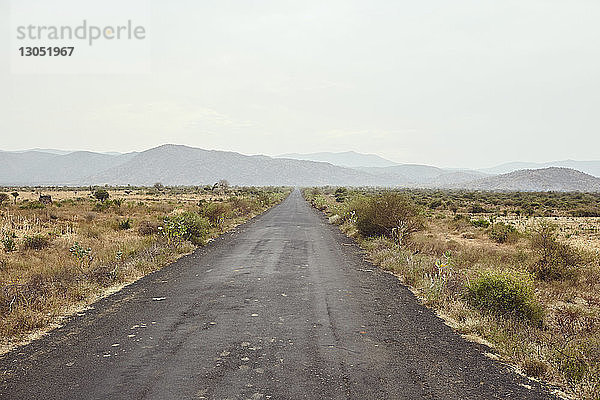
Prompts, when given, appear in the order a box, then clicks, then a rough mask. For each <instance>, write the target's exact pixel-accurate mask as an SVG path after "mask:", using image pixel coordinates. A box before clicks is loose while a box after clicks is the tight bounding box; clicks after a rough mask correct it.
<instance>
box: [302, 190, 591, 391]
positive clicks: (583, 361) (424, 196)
mask: <svg viewBox="0 0 600 400" xmlns="http://www.w3.org/2000/svg"><path fill="white" fill-rule="evenodd" d="M304 196H305V197H306V198H307V199H308V200H309V201H310V202H311V203H312V204H313V206H314V207H316V208H317V209H319V210H322V211H323V212H325V213H326V214H327V215H328V216H329V220H330V222H332V223H335V224H337V225H340V228H341V229H342V230H343V231H344V232H345V233H346V234H348V235H350V236H352V237H354V238H356V240H357V241H358V242H359V244H360V245H361V246H362V247H363V248H364V249H366V250H367V252H368V254H369V255H370V258H371V260H372V261H373V262H374V263H375V264H378V265H380V266H381V267H382V268H384V269H386V270H388V271H391V272H393V273H394V274H396V275H397V276H398V277H399V279H401V280H402V281H403V282H404V283H405V284H407V285H409V286H410V287H412V289H413V291H414V292H415V293H416V294H417V295H418V296H419V298H420V299H422V301H423V302H424V304H426V305H428V306H430V307H433V308H435V309H436V310H437V311H438V313H439V314H440V315H441V316H442V317H443V318H445V319H446V321H448V324H450V325H451V326H452V327H453V328H454V329H456V330H457V331H459V332H461V333H463V334H465V335H467V336H472V337H473V338H478V340H481V339H484V341H486V342H487V343H489V344H490V345H491V346H492V347H493V349H494V353H496V354H497V355H499V356H500V357H501V358H502V359H503V360H505V361H508V362H510V363H512V364H513V365H515V366H517V367H518V369H519V370H520V371H522V372H523V373H525V374H527V375H529V376H531V377H534V378H538V379H543V380H546V381H548V382H550V383H552V384H555V385H557V386H559V387H561V388H562V390H563V391H564V392H566V393H568V394H569V395H571V396H572V397H575V398H581V399H598V398H600V218H598V216H600V194H585V193H492V192H467V191H437V190H395V191H392V190H390V191H385V190H373V189H364V190H349V189H346V188H312V189H306V190H304Z"/></svg>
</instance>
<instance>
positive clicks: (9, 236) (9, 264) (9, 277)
mask: <svg viewBox="0 0 600 400" xmlns="http://www.w3.org/2000/svg"><path fill="white" fill-rule="evenodd" d="M288 193H289V189H287V188H240V187H229V185H228V184H226V182H225V181H222V182H220V183H218V184H216V185H214V186H206V187H165V186H163V185H161V184H156V185H154V187H151V188H135V187H125V188H123V187H119V188H109V187H102V188H94V187H90V188H3V190H2V189H0V339H1V340H2V342H3V344H4V345H5V346H4V349H5V350H6V349H7V348H8V347H9V346H8V345H10V344H12V343H15V341H17V340H20V339H23V338H24V337H25V336H26V335H28V334H30V333H32V332H36V331H39V330H44V329H47V328H49V327H50V326H51V324H52V323H53V322H55V321H56V320H57V318H60V316H63V315H65V314H68V313H69V312H72V311H73V310H75V309H77V307H81V306H84V305H86V304H89V303H91V302H92V301H94V300H95V299H97V298H98V297H99V296H102V295H104V294H106V293H108V292H110V291H112V290H115V289H117V288H119V287H120V286H122V285H124V284H127V283H130V282H133V281H135V280H136V279H138V278H140V277H142V276H144V275H146V274H148V273H149V272H152V271H155V270H157V269H159V268H161V267H163V266H165V265H167V264H168V263H170V262H172V261H174V260H176V259H177V258H178V257H180V256H182V255H184V254H187V253H190V252H191V251H192V250H194V248H195V247H196V246H202V245H204V244H206V243H207V242H209V241H210V240H212V238H214V237H215V236H218V235H219V234H220V233H222V232H224V231H227V230H228V229H230V228H232V227H234V226H235V225H237V224H240V223H242V222H244V221H246V220H248V219H249V218H251V217H253V216H255V215H257V214H259V213H261V212H263V211H264V210H266V209H268V208H269V207H271V206H273V205H274V204H276V203H278V202H280V201H281V200H282V199H283V198H284V197H285V196H286V195H287V194H288ZM9 194H10V195H9ZM9 196H10V197H9Z"/></svg>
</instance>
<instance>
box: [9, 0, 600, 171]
mask: <svg viewBox="0 0 600 400" xmlns="http://www.w3.org/2000/svg"><path fill="white" fill-rule="evenodd" d="M13 1H17V0H13ZM0 3H2V5H1V6H0V8H1V9H0V15H1V16H0V23H1V24H2V26H3V27H5V28H6V29H5V30H4V35H3V39H2V40H3V41H2V52H3V53H5V55H4V56H2V57H1V58H0V63H2V69H1V70H0V135H1V136H0V137H1V139H0V149H3V150H17V149H25V148H32V147H41V148H61V149H84V150H93V151H120V152H125V151H132V150H144V149H147V148H150V147H153V146H157V145H160V144H164V143H178V144H186V145H189V146H195V147H201V148H206V149H218V150H231V151H237V152H241V153H244V154H259V153H260V154H268V155H275V154H280V153H288V152H317V151H346V150H355V151H358V152H366V153H376V154H379V155H381V156H384V157H387V158H389V159H391V160H394V161H397V162H410V163H424V164H432V165H437V166H442V167H488V166H492V165H495V164H499V163H503V162H508V161H517V160H519V161H549V160H556V159H568V158H570V159H579V160H583V159H600V134H599V132H600V111H599V110H600V25H599V24H598V21H600V2H598V1H597V0H589V1H588V0H576V1H565V0H560V1H558V0H556V1H555V0H515V1H510V0H503V1H496V0H494V1H485V0H473V1H466V0H454V1H447V0H439V1H433V0H429V1H414V0H411V1H399V0H390V1H374V0H369V1H367V0H363V1H352V0H339V1H331V0H327V1H325V0H319V1H310V0H309V1H307V0H302V1H298V0H294V1H285V0H273V1H246V0H245V1H241V0H240V1H225V0H213V1H204V0H189V1H183V0H181V1H170V2H167V1H164V0H163V1H154V0H148V3H147V4H148V6H147V10H145V11H146V12H147V13H148V15H149V20H147V21H146V24H147V26H146V28H147V38H146V42H145V43H146V44H147V45H148V46H150V48H151V56H150V59H149V63H150V72H149V73H148V72H144V71H140V73H135V72H134V73H130V74H114V73H111V74H42V75H39V74H15V73H12V72H11V67H10V65H9V64H10V61H9V60H10V59H11V57H17V56H16V52H17V49H16V48H12V47H14V46H13V45H12V44H9V43H10V42H9V40H8V37H12V36H14V32H13V31H12V29H11V28H9V25H10V18H9V17H8V16H7V15H8V11H9V6H8V3H7V2H6V1H2V2H0ZM95 3H98V2H95ZM32 11H34V10H32ZM107 12H108V11H107ZM127 12H128V13H130V14H132V15H128V16H124V15H123V11H122V10H119V9H115V10H114V13H115V14H114V19H118V20H119V21H121V20H123V18H124V17H126V18H130V19H132V20H134V21H135V20H136V18H138V20H140V19H141V18H143V16H142V15H141V14H140V15H136V12H135V11H127ZM90 13H92V12H91V11H90ZM85 17H86V18H87V19H89V20H93V19H94V15H93V13H92V14H89V15H86V16H85ZM48 18H50V16H48ZM103 18H106V16H103ZM50 19H51V18H50ZM49 23H51V21H49Z"/></svg>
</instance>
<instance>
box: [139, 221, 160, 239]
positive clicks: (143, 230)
mask: <svg viewBox="0 0 600 400" xmlns="http://www.w3.org/2000/svg"><path fill="white" fill-rule="evenodd" d="M158 226H159V225H158V223H156V222H150V221H142V222H140V225H139V226H138V233H139V234H140V235H141V236H150V235H156V234H157V233H158V232H159V230H158Z"/></svg>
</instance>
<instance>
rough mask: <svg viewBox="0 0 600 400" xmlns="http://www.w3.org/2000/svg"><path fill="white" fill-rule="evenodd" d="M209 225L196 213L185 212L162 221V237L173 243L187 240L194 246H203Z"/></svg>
mask: <svg viewBox="0 0 600 400" xmlns="http://www.w3.org/2000/svg"><path fill="white" fill-rule="evenodd" d="M209 229H210V223H209V222H208V220H207V219H206V218H204V217H202V216H200V215H198V214H196V213H193V212H186V213H183V214H180V215H175V216H169V217H166V218H165V219H164V227H163V232H164V235H165V236H166V237H167V238H168V239H170V240H175V241H180V240H189V241H190V242H192V243H193V244H195V245H201V244H204V240H205V239H206V236H207V235H208V232H209Z"/></svg>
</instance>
